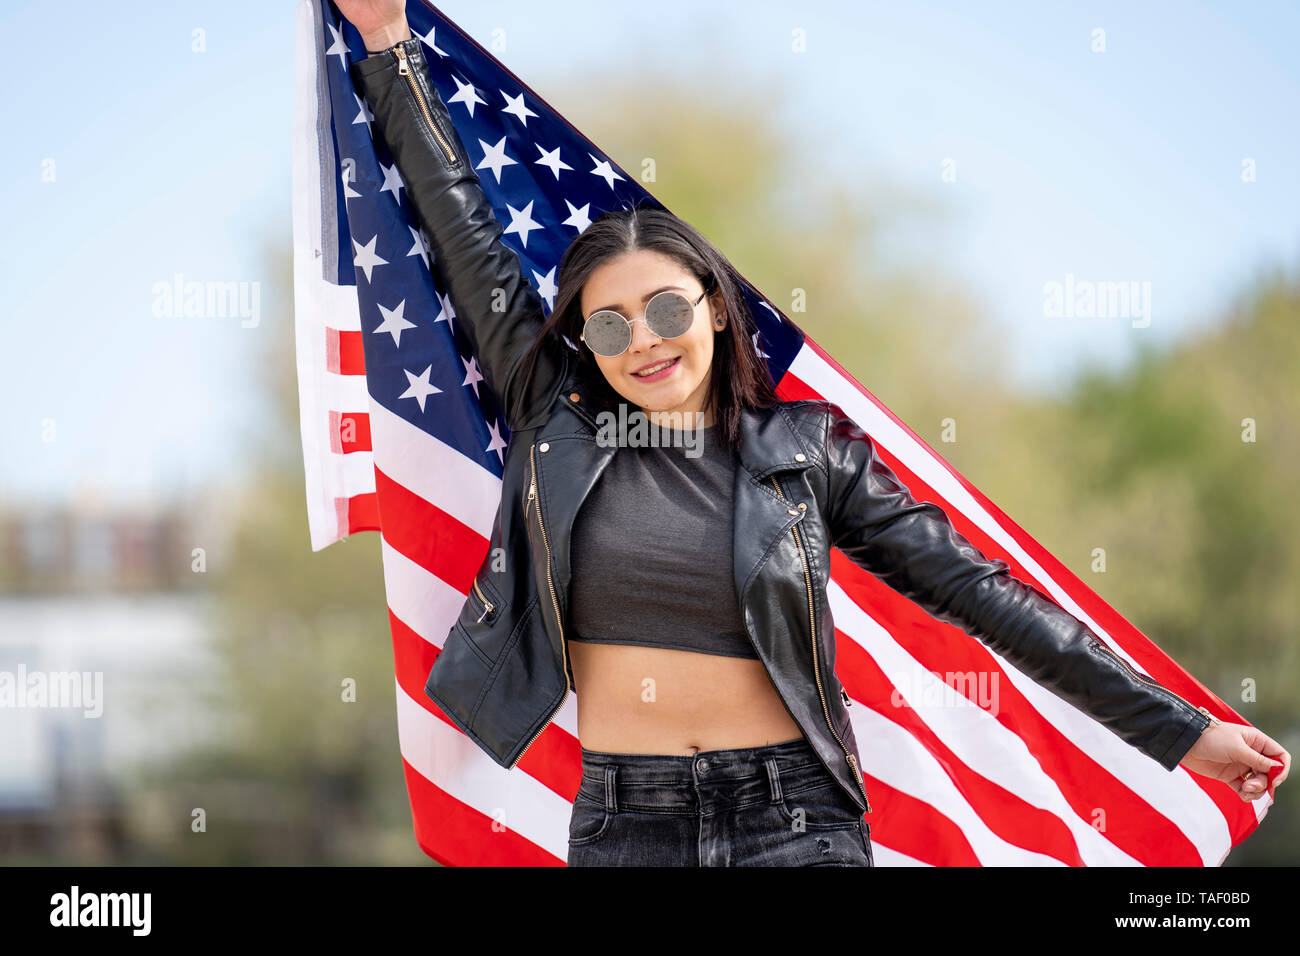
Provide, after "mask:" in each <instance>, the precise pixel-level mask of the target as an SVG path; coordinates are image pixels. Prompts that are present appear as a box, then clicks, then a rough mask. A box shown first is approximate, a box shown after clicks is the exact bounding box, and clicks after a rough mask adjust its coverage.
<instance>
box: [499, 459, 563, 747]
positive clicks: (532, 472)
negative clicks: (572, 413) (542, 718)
mask: <svg viewBox="0 0 1300 956" xmlns="http://www.w3.org/2000/svg"><path fill="white" fill-rule="evenodd" d="M528 469H529V476H528V501H529V502H530V503H531V502H533V501H536V500H537V442H533V446H532V448H531V449H530V450H529V452H528ZM526 513H527V509H526V508H525V514H526ZM537 527H539V528H541V529H542V545H543V547H545V548H546V585H547V587H549V588H550V590H551V607H553V608H555V624H556V626H557V627H559V629H560V653H561V655H562V659H563V662H564V696H563V697H561V698H560V704H559V706H558V707H556V708H555V710H553V711H552V712H551V716H549V717H547V718H546V723H544V724H542V726H541V727H539V728H537V733H535V734H533V736H532V738H531V739H530V740H529V741H528V743H526V744H524V749H523V750H521V751H519V756H518V757H516V758H515V761H514V763H512V764H511V765H510V767H511V769H513V768H514V767H515V765H516V764H518V763H519V761H521V760H523V759H524V754H526V753H528V748H529V747H531V746H532V745H533V741H534V740H536V739H537V738H538V737H540V736H541V735H542V731H543V730H545V729H546V728H547V727H549V726H550V724H551V721H553V720H554V719H555V715H556V714H558V713H559V712H560V708H561V707H563V706H564V702H565V701H566V700H568V699H569V692H570V691H571V690H573V687H572V685H570V684H569V652H568V648H567V647H566V645H565V643H564V624H563V623H562V622H561V621H560V602H559V600H558V599H557V598H556V597H555V582H554V581H552V580H551V546H550V544H548V543H547V540H546V525H545V524H543V523H542V506H541V503H540V502H539V503H538V505H537Z"/></svg>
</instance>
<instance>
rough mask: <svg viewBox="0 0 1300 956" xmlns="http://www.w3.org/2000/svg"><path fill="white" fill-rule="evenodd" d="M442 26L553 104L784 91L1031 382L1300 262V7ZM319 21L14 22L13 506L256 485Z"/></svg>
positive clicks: (1082, 8)
mask: <svg viewBox="0 0 1300 956" xmlns="http://www.w3.org/2000/svg"><path fill="white" fill-rule="evenodd" d="M439 6H440V9H442V10H443V12H444V13H446V14H447V15H448V16H450V17H451V18H452V19H453V20H455V21H456V22H457V23H459V24H460V25H461V27H462V28H463V29H465V30H466V31H467V32H468V33H469V34H470V35H472V36H473V37H474V38H475V39H477V40H478V41H479V42H480V43H482V44H484V45H485V46H488V47H489V48H492V47H491V44H492V42H493V36H494V33H493V31H494V30H498V29H499V30H503V31H504V34H503V35H504V36H505V38H506V43H507V46H506V49H505V51H504V52H500V53H498V54H497V55H498V56H499V57H500V58H501V59H502V60H503V61H504V62H505V63H506V64H507V65H508V66H509V67H510V68H511V69H512V70H514V71H515V72H516V73H517V74H519V75H520V76H521V77H522V78H523V79H525V80H526V81H527V82H528V83H529V85H531V86H532V87H533V88H534V89H536V90H537V91H538V92H539V93H541V94H542V95H543V96H547V94H548V90H549V89H550V88H553V87H559V86H560V85H564V86H566V87H567V86H568V85H569V84H570V83H571V82H572V81H573V80H574V79H575V76H574V74H573V73H572V72H571V71H575V70H578V69H583V70H591V71H593V72H594V73H596V74H597V75H599V74H600V73H601V72H602V71H606V70H614V69H624V70H626V69H629V68H631V69H636V70H639V71H642V72H643V73H644V74H645V75H646V76H647V77H650V78H653V76H655V75H657V74H658V72H659V71H674V72H676V73H680V74H682V75H684V76H687V77H690V78H691V79H692V80H694V81H695V82H697V83H698V85H699V87H700V89H701V90H702V91H704V92H705V93H707V91H708V90H710V89H719V88H722V87H724V86H725V87H726V88H727V90H728V93H729V94H731V95H735V94H736V93H737V92H739V91H744V90H747V89H751V88H764V89H766V88H776V89H778V90H779V91H780V93H781V97H780V102H779V103H778V104H777V105H776V107H775V109H776V114H777V117H778V120H779V122H780V123H782V124H783V128H785V129H788V130H789V131H790V134H791V136H792V138H793V141H795V142H797V143H800V144H802V145H803V148H804V149H805V150H806V152H807V161H808V162H809V163H810V164H812V165H810V166H809V169H810V170H817V172H816V175H825V176H836V177H842V178H843V180H844V181H845V182H846V183H847V184H849V185H850V186H851V187H854V188H861V189H862V190H863V194H864V195H865V196H866V197H867V198H870V190H871V189H873V188H880V183H881V182H887V183H889V184H891V187H892V188H894V189H896V190H898V191H899V194H900V195H901V194H904V193H906V194H910V195H915V196H918V197H921V198H923V199H924V200H926V201H927V202H929V203H933V204H935V205H936V206H937V208H939V209H940V210H941V211H942V213H941V216H940V217H939V218H931V217H922V218H920V219H918V220H917V222H916V223H915V224H914V225H912V226H911V227H910V228H900V229H899V231H898V232H897V233H894V234H891V235H890V237H889V242H888V243H887V248H888V250H889V253H890V255H891V257H892V258H893V259H895V260H897V261H898V262H899V263H902V264H906V265H908V266H909V267H911V268H932V269H935V270H938V271H939V272H942V273H944V274H945V275H948V276H951V277H953V278H955V279H957V280H959V281H962V282H963V283H965V284H966V285H967V286H968V287H969V288H970V289H971V290H972V292H973V293H974V295H975V296H976V297H977V300H978V302H979V304H980V307H981V308H982V309H983V310H984V311H985V312H986V314H987V315H988V316H989V318H990V320H991V321H992V322H994V323H995V328H997V329H998V330H999V331H1000V332H1002V333H1005V340H1006V341H1007V342H1008V348H1009V349H1011V353H1012V354H1011V355H1010V359H1011V365H1012V367H1013V369H1014V370H1015V371H1016V373H1017V376H1018V380H1019V381H1020V382H1021V383H1022V384H1023V385H1024V386H1025V387H1032V388H1043V389H1047V388H1051V387H1053V385H1055V384H1059V382H1061V381H1062V380H1064V378H1065V377H1066V376H1067V375H1068V373H1069V372H1070V370H1071V369H1072V368H1073V367H1075V364H1076V363H1077V362H1079V361H1080V360H1082V359H1084V358H1095V359H1099V360H1102V361H1105V362H1107V363H1110V364H1117V363H1122V362H1123V361H1125V360H1126V359H1127V358H1128V357H1129V356H1131V355H1132V353H1133V351H1134V350H1135V348H1136V346H1137V345H1138V344H1139V342H1141V341H1143V340H1146V341H1150V342H1157V343H1166V344H1167V343H1170V342H1173V341H1176V340H1177V339H1179V338H1180V337H1183V336H1186V335H1189V334H1192V333H1194V332H1195V331H1196V330H1197V329H1199V328H1202V327H1203V326H1204V324H1205V323H1207V322H1209V321H1212V320H1214V319H1215V318H1216V313H1218V311H1219V310H1221V309H1222V308H1224V307H1225V306H1226V305H1227V304H1228V303H1229V302H1230V301H1231V298H1232V296H1233V294H1234V293H1235V292H1237V291H1239V290H1240V289H1241V288H1243V287H1244V286H1245V285H1246V284H1247V283H1248V282H1249V280H1250V278H1251V277H1252V276H1253V275H1255V274H1256V273H1257V272H1259V271H1260V270H1262V269H1265V268H1269V267H1278V266H1281V267H1285V268H1288V269H1291V270H1294V267H1295V264H1296V263H1297V261H1300V176H1298V175H1297V166H1298V165H1300V123H1298V122H1297V121H1296V119H1297V105H1298V104H1300V65H1298V62H1297V61H1298V58H1297V57H1296V56H1295V50H1296V49H1297V45H1298V44H1297V41H1298V40H1300V11H1298V8H1297V5H1295V4H1290V3H1281V2H1272V3H1258V4H1252V5H1239V4H1229V3H1226V2H1225V3H1221V4H1217V5H1214V4H1204V3H1188V2H1181V3H1174V2H1145V3H1141V4H1133V3H1119V2H1105V3H1054V4H1042V3H1032V2H1024V3H999V2H983V3H979V4H973V3H963V2H959V0H951V2H946V3H912V2H909V3H875V2H869V3H817V2H813V3H802V4H781V3H766V2H752V3H751V2H745V3H740V2H731V3H709V2H707V0H695V2H685V0H664V2H658V3H654V4H631V3H628V4H624V3H607V4H601V5H594V4H590V3H573V2H566V0H552V2H548V3H546V4H537V3H535V2H534V3H524V2H514V0H512V2H467V0H447V2H444V3H442V4H440V5H439ZM295 8H296V4H295V3H288V2H284V3H277V4H272V3H267V2H265V0H260V2H254V0H229V2H223V3H220V4H211V3H197V2H169V3H161V2H158V3H152V4H145V3H135V4H122V5H118V6H115V7H112V8H110V7H108V6H107V5H105V4H102V3H90V2H82V3H62V4H57V5H54V4H48V3H46V4H39V3H35V2H29V3H22V2H17V3H15V2H12V0H11V2H9V3H6V4H5V7H4V11H3V13H0V27H3V29H4V31H5V35H6V36H8V37H10V38H11V39H12V40H13V42H12V43H11V48H12V50H13V52H12V53H11V56H12V57H13V58H14V62H15V69H14V70H13V71H12V75H13V76H15V77H16V78H17V79H16V82H15V83H14V90H13V92H12V93H11V95H10V96H8V97H6V98H5V99H4V103H3V105H0V119H2V120H3V123H4V128H5V129H6V130H7V131H8V136H7V137H6V148H5V149H4V150H0V208H2V209H3V211H4V216H3V219H4V225H5V228H4V229H3V230H0V263H3V266H2V267H0V268H3V273H2V276H3V282H4V288H5V290H6V297H5V298H6V301H5V304H4V308H3V312H0V325H2V327H3V331H4V334H5V339H6V344H7V345H8V346H9V348H8V349H7V355H8V356H9V357H10V360H9V362H8V368H7V370H6V372H7V374H6V375H5V376H4V378H3V385H0V389H2V390H3V391H2V392H0V396H2V397H3V398H4V400H5V406H6V407H7V408H8V409H9V414H7V415H5V416H3V417H2V418H0V443H2V445H0V447H4V448H5V450H6V454H5V455H4V456H0V496H3V498H4V500H5V501H6V502H7V503H9V504H11V505H13V504H18V503H22V502H41V501H53V502H57V501H59V500H61V499H65V498H67V497H69V496H74V495H76V496H80V495H86V494H94V495H98V496H101V497H104V498H108V499H111V500H120V499H145V500H147V499H148V498H149V497H152V496H166V495H168V494H169V493H174V492H177V491H180V490H183V489H189V488H192V487H193V486H195V485H197V484H198V483H200V482H205V481H207V480H209V479H211V478H213V477H214V476H218V475H221V476H224V477H235V476H236V472H235V471H232V469H231V462H232V461H234V462H238V460H239V453H238V450H239V448H240V446H241V444H242V443H244V442H245V441H247V440H248V438H249V436H250V434H251V433H252V432H253V431H255V428H254V426H253V424H252V423H254V422H255V421H256V418H257V412H258V409H257V406H256V399H255V396H254V394H253V393H251V391H250V384H251V381H252V375H253V374H254V371H255V367H256V365H257V363H258V362H259V360H261V357H262V355H263V350H264V346H265V344H266V340H267V338H268V334H267V333H268V332H269V331H270V330H271V329H272V328H273V327H274V326H275V325H276V324H282V323H286V322H289V321H291V312H290V311H289V309H290V306H291V303H290V302H289V301H288V300H287V299H283V298H278V297H277V298H275V299H271V298H270V293H271V291H272V289H271V287H272V286H273V284H274V283H275V282H277V281H279V280H281V279H285V280H287V274H285V275H272V274H268V269H269V265H268V263H269V262H270V261H273V260H272V256H273V255H274V254H275V253H276V252H281V253H282V254H283V256H282V258H283V259H284V261H285V262H286V263H287V255H288V249H289V243H290V239H291V233H290V230H291V206H290V202H291V196H290V148H291V147H290V127H291V120H292V109H293V41H294V21H295ZM542 11H544V14H543V12H542ZM196 28H197V29H201V30H202V31H203V35H204V39H205V42H206V50H205V52H202V53H195V52H193V51H192V49H191V44H192V35H193V31H194V30H195V29H196ZM795 28H802V29H804V30H805V31H806V35H807V38H808V40H807V43H808V51H807V53H805V54H803V55H801V56H794V55H792V54H791V53H790V37H791V31H792V30H794V29H795ZM1095 28H1101V29H1103V30H1104V31H1105V37H1106V52H1104V53H1094V52H1091V51H1090V43H1091V42H1092V40H1091V38H1092V31H1093V30H1094V29H1095ZM42 38H47V39H42ZM630 51H635V54H634V55H633V54H631V53H630ZM557 105H558V104H557ZM764 108H769V107H764ZM1247 157H1249V158H1250V159H1252V160H1253V161H1254V163H1255V166H1256V170H1257V172H1256V175H1257V181H1255V182H1253V183H1243V182H1242V179H1241V168H1242V161H1243V159H1244V158H1247ZM949 158H950V159H951V160H952V161H953V162H954V163H955V164H956V170H957V179H956V181H955V182H948V183H945V182H943V181H942V179H941V172H942V163H943V161H944V160H945V159H949ZM50 159H52V160H53V161H54V172H55V179H54V181H53V182H43V181H42V171H43V169H48V166H47V165H46V164H47V161H48V160H50ZM878 177H883V178H878ZM882 198H883V197H882ZM724 251H725V250H724ZM176 273H181V274H182V275H184V276H185V277H186V278H187V279H199V280H213V281H260V282H261V283H262V286H263V298H262V302H261V319H260V324H259V326H258V327H257V328H242V327H241V325H240V321H239V320H238V319H236V318H230V319H219V318H205V319H183V318H172V317H159V316H156V315H154V314H153V309H152V305H153V302H154V293H153V288H154V285H155V283H159V282H169V281H171V278H172V276H173V275H175V274H176ZM1067 274H1073V275H1074V276H1076V277H1077V278H1078V279H1084V280H1111V281H1119V280H1134V281H1148V282H1150V283H1151V289H1152V299H1151V306H1152V319H1151V323H1150V325H1149V326H1148V327H1146V328H1133V327H1132V324H1131V323H1130V322H1129V321H1127V320H1122V319H1115V318H1110V319H1097V320H1091V321H1088V320H1082V319H1074V320H1052V319H1049V318H1046V317H1044V315H1043V309H1042V299H1043V284H1044V283H1045V282H1049V281H1062V282H1063V281H1064V280H1065V276H1066V275H1067ZM848 281H851V278H850V279H849V280H848ZM285 371H286V374H292V370H285ZM865 384H866V385H867V386H868V387H870V386H871V383H870V382H865ZM51 422H52V423H53V428H54V429H55V432H54V433H55V435H56V438H55V440H54V441H44V440H42V435H43V432H45V433H48V430H49V428H50V423H51Z"/></svg>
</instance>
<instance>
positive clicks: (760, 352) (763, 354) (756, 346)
mask: <svg viewBox="0 0 1300 956" xmlns="http://www.w3.org/2000/svg"><path fill="white" fill-rule="evenodd" d="M750 338H751V339H753V340H754V351H755V352H757V353H758V357H759V358H771V357H772V356H770V355H768V354H767V353H766V352H764V351H763V347H762V346H761V345H759V344H758V333H757V332H755V333H754V334H753V335H751V336H750Z"/></svg>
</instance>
